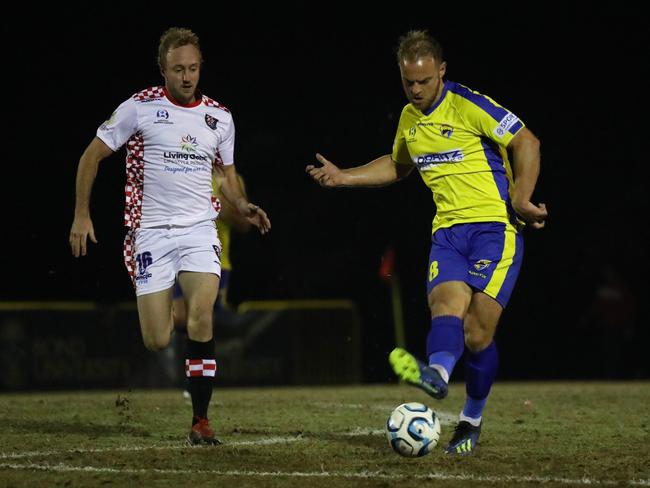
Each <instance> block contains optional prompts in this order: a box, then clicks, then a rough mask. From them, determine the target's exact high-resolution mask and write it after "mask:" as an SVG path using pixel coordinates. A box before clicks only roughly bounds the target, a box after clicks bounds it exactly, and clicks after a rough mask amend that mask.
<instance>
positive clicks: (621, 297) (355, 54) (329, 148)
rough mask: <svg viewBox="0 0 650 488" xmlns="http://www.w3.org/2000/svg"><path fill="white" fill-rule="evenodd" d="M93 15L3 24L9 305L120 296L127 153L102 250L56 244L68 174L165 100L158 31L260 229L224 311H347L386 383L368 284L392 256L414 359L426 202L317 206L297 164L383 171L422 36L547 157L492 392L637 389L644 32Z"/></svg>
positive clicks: (384, 331)
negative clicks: (195, 46)
mask: <svg viewBox="0 0 650 488" xmlns="http://www.w3.org/2000/svg"><path fill="white" fill-rule="evenodd" d="M566 5H569V4H566ZM488 6H489V5H484V7H483V8H487V7H488ZM405 7H406V5H405ZM420 7H421V6H420ZM101 8H108V7H106V6H103V7H102V6H101V5H99V6H93V7H92V10H91V7H90V6H87V7H79V8H78V9H76V11H75V12H74V13H73V12H72V9H71V8H70V9H69V11H64V10H61V9H58V10H56V11H52V12H47V11H40V12H39V18H38V19H33V18H31V17H29V16H27V15H26V14H25V15H23V16H19V17H16V18H15V19H14V20H15V23H12V20H11V19H9V18H7V19H5V20H4V21H3V22H5V23H12V25H6V26H5V29H6V30H5V47H7V46H8V47H9V48H10V51H9V52H10V53H13V55H12V56H8V55H7V54H5V59H6V60H8V65H7V66H5V68H6V69H9V70H10V76H6V77H5V82H9V85H10V86H11V90H10V91H5V109H3V112H4V114H5V124H6V125H5V135H6V139H5V152H6V153H9V154H11V155H12V156H9V154H6V155H5V158H4V163H5V165H6V169H5V171H4V177H3V187H4V195H5V197H7V196H8V197H9V202H8V207H9V209H10V210H9V211H8V219H7V220H5V223H4V225H3V232H2V234H3V239H2V241H3V252H2V260H3V264H2V269H3V270H4V271H5V274H4V280H3V285H2V293H1V295H0V297H1V299H2V300H39V301H43V300H64V301H68V300H72V301H82V300H89V301H101V302H114V301H124V300H132V299H133V290H132V288H131V285H130V282H129V280H128V278H127V275H126V271H125V269H124V266H123V263H122V239H123V235H124V231H123V228H122V209H123V204H124V196H123V182H124V173H125V171H124V163H123V159H124V150H122V151H121V152H119V153H118V154H116V155H114V156H112V157H111V158H109V159H107V160H106V161H104V162H103V163H102V164H101V165H100V170H99V174H98V178H97V180H96V183H95V187H94V192H93V197H92V217H93V221H94V225H95V231H96V235H97V238H98V239H99V245H91V246H90V253H89V256H87V257H85V258H83V259H79V260H75V259H73V258H72V257H71V256H70V251H69V247H68V232H69V228H70V224H71V222H72V216H73V206H74V178H75V173H76V167H77V163H78V160H79V156H80V155H81V153H82V152H83V150H84V149H85V147H86V145H87V144H88V143H89V141H90V140H91V139H92V137H93V136H94V134H95V131H96V129H97V127H98V126H99V125H100V124H101V123H102V122H103V121H104V120H105V119H106V118H108V116H109V115H110V114H111V112H112V111H113V110H114V109H115V108H116V107H117V106H118V105H119V104H120V103H121V102H122V101H123V100H125V99H126V98H127V97H129V96H131V95H132V94H133V93H134V92H136V91H139V90H140V89H143V88H146V87H148V86H152V85H157V84H162V83H163V80H162V78H161V76H160V74H159V72H158V70H157V66H156V63H155V56H156V51H157V44H158V39H159V37H160V34H161V33H162V32H163V31H164V30H165V29H166V28H168V27H171V26H183V27H189V28H191V29H193V30H194V31H195V32H196V33H197V34H198V35H199V37H200V39H201V44H202V50H203V55H204V58H205V64H204V66H203V72H202V78H201V83H200V85H201V87H202V90H203V92H204V93H205V94H207V95H208V96H210V97H212V98H214V99H216V100H217V101H219V102H221V103H223V104H224V105H226V106H227V107H228V108H230V110H231V111H232V113H233V115H234V119H235V124H236V127H237V140H236V164H237V168H238V170H239V172H240V173H242V174H243V176H244V178H245V180H246V183H247V188H248V193H249V197H250V199H251V200H252V201H253V202H255V203H257V204H259V205H260V206H262V207H263V208H264V209H265V210H266V211H267V212H268V214H269V215H270V217H271V219H272V223H273V230H272V232H271V234H270V235H268V236H266V237H261V236H259V235H257V234H256V233H255V232H252V233H250V234H247V235H244V236H237V237H235V240H234V249H233V261H234V265H235V274H234V275H233V281H232V286H231V300H232V301H234V302H235V303H239V302H241V301H244V300H259V299H292V298H349V299H352V300H354V301H355V302H357V304H358V305H359V308H360V311H361V314H362V318H363V335H364V339H363V343H364V373H365V378H366V379H367V380H369V381H384V380H386V379H387V378H389V377H390V374H389V372H388V369H387V365H386V360H385V357H386V354H387V352H388V351H390V349H391V348H392V346H393V342H392V341H393V329H392V315H391V305H390V289H389V286H388V285H387V284H386V283H385V282H383V281H382V280H381V279H380V278H379V276H378V270H379V267H380V264H381V259H382V255H383V254H384V252H385V250H386V249H387V248H388V247H391V246H392V247H394V249H395V250H396V255H397V269H396V270H397V273H399V276H400V279H401V284H402V296H403V300H404V312H405V319H406V325H407V345H408V347H409V348H410V349H412V350H413V352H415V353H416V354H418V355H422V354H423V352H424V338H425V337H426V333H427V331H428V327H429V320H428V315H427V313H428V311H427V307H426V296H425V294H426V289H425V271H426V266H427V258H428V250H429V239H430V225H431V219H432V216H433V213H434V207H433V203H432V199H431V194H430V191H429V190H428V189H427V188H426V187H425V186H424V185H423V184H422V182H421V180H420V178H419V176H418V175H417V174H416V173H415V172H414V173H413V174H412V175H411V177H410V178H409V179H408V180H406V181H404V182H400V183H398V184H396V185H394V186H392V187H387V188H382V189H356V190H340V191H326V190H324V189H321V188H320V187H319V186H317V185H316V184H314V183H313V182H311V181H310V180H309V179H308V178H307V176H306V175H305V173H304V166H305V165H306V164H308V163H310V162H312V161H314V153H315V152H321V153H322V154H324V155H325V156H326V157H328V158H329V159H331V160H333V161H334V162H336V163H338V164H339V165H341V166H343V167H348V166H353V165H357V164H362V163H365V162H367V161H369V160H371V159H374V158H375V157H377V156H380V155H382V154H386V153H388V152H390V150H391V145H392V140H393V136H394V131H395V128H396V125H397V121H398V117H399V114H400V111H401V109H402V107H403V105H404V103H405V98H404V95H403V92H402V88H401V84H400V78H399V71H398V68H397V66H396V61H395V58H394V48H395V46H396V44H397V38H398V37H399V35H401V34H403V33H405V32H406V31H407V30H409V29H414V28H426V29H428V30H429V31H430V32H431V33H432V34H433V35H434V36H435V37H437V38H438V39H439V41H441V43H442V44H443V47H444V48H445V54H446V59H447V62H448V69H447V75H446V78H447V79H450V80H453V81H457V82H460V83H463V84H465V85H467V86H469V87H470V88H472V89H474V90H478V91H479V92H481V93H484V94H487V95H489V96H490V97H492V98H493V99H495V100H496V101H497V102H498V103H500V104H502V105H504V106H505V107H507V108H508V109H510V110H511V111H513V112H514V113H515V114H517V115H518V116H519V117H520V118H521V119H522V120H523V121H524V122H525V123H526V124H527V126H528V127H529V128H530V129H531V130H532V131H533V132H534V133H535V134H536V135H537V136H538V137H539V138H540V140H541V141H542V173H541V176H540V179H539V182H538V186H537V190H536V192H535V195H534V201H536V202H546V204H547V206H548V209H549V212H550V218H549V221H548V225H547V228H546V229H544V230H542V231H527V232H526V256H525V259H524V265H523V269H522V272H521V275H520V278H519V282H518V285H517V287H516V289H515V292H514V294H513V297H512V299H511V302H510V305H509V308H508V309H507V310H506V312H505V314H504V316H503V319H502V322H501V325H500V328H499V330H498V333H497V340H498V342H499V344H500V353H501V364H502V366H501V376H502V377H504V378H532V377H546V378H566V377H568V378H573V377H648V375H650V367H649V365H648V364H649V362H650V360H649V359H648V358H647V352H646V348H647V346H646V345H647V344H648V339H649V338H650V337H649V333H648V323H649V322H650V320H649V317H648V311H647V307H645V306H644V303H643V300H644V299H646V297H647V280H648V276H650V274H649V273H650V270H649V266H648V259H647V249H648V232H647V227H648V189H647V185H648V183H647V181H648V180H647V179H645V168H646V166H647V164H648V161H647V151H643V147H644V146H645V144H644V139H645V138H647V125H646V126H644V125H643V124H644V120H645V118H644V117H643V116H644V115H645V113H646V111H645V109H644V108H643V106H645V105H647V97H648V95H647V90H648V88H647V84H646V78H647V64H648V59H647V56H648V47H649V43H648V33H647V28H648V26H647V22H646V21H644V19H646V20H647V17H645V16H644V15H641V14H640V13H639V12H636V11H634V10H632V9H629V10H624V11H617V12H612V11H609V10H606V9H605V8H603V9H600V10H598V9H597V10H591V9H590V10H583V9H581V8H578V7H570V6H565V7H563V8H559V9H558V8H557V7H556V8H555V9H554V10H553V11H543V10H540V11H536V10H535V8H532V7H526V8H527V9H528V10H527V11H526V12H522V11H516V12H515V11H513V12H509V13H505V14H503V13H501V12H500V13H499V16H498V17H497V16H491V15H488V14H487V13H486V14H485V15H482V14H480V13H476V14H473V15H472V16H471V17H470V16H469V11H471V8H470V7H469V6H468V7H467V8H464V7H463V8H461V7H458V8H456V9H453V8H447V9H446V10H445V9H438V8H437V7H435V8H434V7H430V8H429V9H428V11H427V12H420V13H417V15H414V14H410V13H407V12H404V13H401V12H400V11H399V10H398V9H396V8H395V7H393V8H391V9H390V12H386V13H382V12H377V10H380V8H379V7H377V6H374V7H372V8H371V9H372V10H366V11H364V10H363V9H362V8H361V7H356V8H355V10H354V11H350V10H346V11H343V10H335V9H333V8H332V7H325V6H309V7H307V6H304V7H301V6H298V4H293V6H284V7H277V6H276V7H271V6H266V7H263V8H262V9H261V10H260V9H258V8H256V7H253V6H252V5H251V6H249V7H241V8H240V9H239V11H237V12H229V11H226V10H223V9H222V8H220V7H218V6H215V7H214V8H209V7H200V6H198V5H197V6H195V7H194V8H195V11H194V12H188V13H187V14H185V13H178V12H177V13H173V14H172V13H169V14H165V13H163V12H161V10H165V9H164V8H163V7H161V6H160V5H159V4H153V3H144V4H140V5H138V4H134V5H132V6H131V7H130V8H129V9H128V10H127V9H124V11H123V12H120V11H119V9H118V10H113V11H111V12H102V11H98V10H97V9H101ZM116 8H117V7H116ZM540 8H541V7H540ZM369 9H370V8H369ZM371 13H372V15H371ZM391 15H392V19H391ZM290 16H291V17H290ZM290 19H294V20H290ZM14 56H15V57H14ZM5 86H6V87H7V85H5ZM5 89H7V88H5ZM6 107H8V110H9V114H8V115H7V112H6V110H7V108H6ZM18 154H20V156H17V155H18ZM5 208H6V207H5ZM324 347H326V346H325V345H324ZM333 353H335V352H333Z"/></svg>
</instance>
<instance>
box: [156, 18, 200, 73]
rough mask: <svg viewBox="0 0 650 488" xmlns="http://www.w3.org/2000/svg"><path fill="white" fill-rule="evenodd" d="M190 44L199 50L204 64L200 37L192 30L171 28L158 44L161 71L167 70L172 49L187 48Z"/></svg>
mask: <svg viewBox="0 0 650 488" xmlns="http://www.w3.org/2000/svg"><path fill="white" fill-rule="evenodd" d="M188 44H191V45H192V46H194V47H195V48H197V49H198V50H199V56H200V59H201V62H203V55H202V54H201V46H200V45H199V36H197V35H196V34H195V33H194V32H192V31H191V30H190V29H183V28H182V27H171V28H169V29H167V30H166V31H165V32H163V35H162V36H160V43H159V44H158V66H160V69H165V61H166V57H167V53H168V52H169V50H170V49H176V48H177V47H181V46H187V45H188Z"/></svg>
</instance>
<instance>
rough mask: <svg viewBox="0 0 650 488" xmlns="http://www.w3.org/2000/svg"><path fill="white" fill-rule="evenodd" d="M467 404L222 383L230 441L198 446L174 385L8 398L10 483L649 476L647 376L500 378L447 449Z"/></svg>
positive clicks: (1, 477)
mask: <svg viewBox="0 0 650 488" xmlns="http://www.w3.org/2000/svg"><path fill="white" fill-rule="evenodd" d="M406 401H420V402H423V403H426V404H428V405H429V406H431V407H432V408H433V409H434V410H435V411H436V412H438V414H439V415H440V417H441V419H442V436H441V440H440V444H439V446H438V447H437V448H436V449H435V450H434V452H433V453H431V454H429V455H428V456H425V457H422V458H416V459H406V458H402V457H399V456H398V455H397V454H395V453H394V452H393V451H392V450H391V449H390V447H389V446H388V442H387V440H386V436H385V434H384V430H383V429H384V423H385V421H386V418H387V417H388V414H389V413H390V411H391V410H392V409H393V408H394V407H395V406H397V405H398V404H400V403H403V402H406ZM463 401H464V388H463V385H462V384H452V386H451V389H450V395H449V397H448V398H447V399H446V400H443V401H441V402H436V401H434V400H432V399H429V398H428V397H426V396H425V395H424V394H423V393H422V392H420V391H419V390H417V389H415V388H412V387H409V386H398V385H376V386H349V387H348V386H346V387H319V388H268V389H251V388H248V389H215V393H214V396H213V401H212V406H211V422H212V423H213V424H214V426H215V427H216V430H217V431H218V434H219V437H220V439H221V440H222V441H223V442H224V444H223V445H221V446H216V447H208V446H205V447H188V446H187V445H186V444H185V443H184V437H185V435H186V433H187V431H188V429H189V423H190V419H191V408H190V406H189V404H188V403H187V401H186V400H184V399H183V398H182V395H181V392H180V391H176V390H162V391H161V390H156V391H154V390H139V391H119V392H118V391H111V392H105V391H102V392H70V393H33V394H4V395H0V439H2V442H1V444H0V486H2V487H5V486H7V487H10V486H11V487H14V486H15V487H27V486H29V487H33V486H66V487H71V486H83V487H98V486H103V487H105V486H139V487H148V486H157V487H158V486H160V487H167V486H169V487H171V486H174V487H175V486H190V485H192V486H201V484H203V483H207V485H206V486H234V487H244V486H251V487H262V486H264V487H267V486H271V487H275V486H282V487H284V486H296V487H297V486H300V487H304V486H309V487H333V486H336V487H340V486H350V487H352V486H354V487H366V486H399V487H400V488H402V487H411V486H413V487H415V486H417V487H420V486H422V485H423V484H426V485H435V486H441V487H445V486H465V487H466V486H468V485H469V486H539V485H544V486H581V485H597V486H610V485H614V486H617V485H640V486H650V447H649V445H648V441H649V440H650V383H647V382H645V383H642V382H635V383H630V382H626V383H623V382H620V383H596V382H593V383H532V382H531V383H497V384H496V385H495V387H494V388H493V390H492V394H491V398H490V401H489V402H488V406H487V409H486V412H485V417H484V426H483V433H482V434H481V439H480V443H479V447H478V448H477V451H476V453H475V454H474V455H472V456H470V457H463V458H459V457H450V456H447V455H445V454H443V453H442V447H443V445H446V442H447V441H448V440H449V437H450V436H451V433H452V430H453V428H452V427H453V426H452V423H454V422H455V419H456V416H457V413H458V412H459V411H460V409H461V407H462V403H463Z"/></svg>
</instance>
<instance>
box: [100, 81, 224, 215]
mask: <svg viewBox="0 0 650 488" xmlns="http://www.w3.org/2000/svg"><path fill="white" fill-rule="evenodd" d="M97 137H99V138H100V139H101V140H102V141H104V143H106V145H107V146H108V147H110V148H111V149H112V150H113V151H117V150H118V149H119V148H120V147H122V145H124V144H126V151H127V155H126V186H125V193H126V207H125V211H124V224H125V225H126V226H128V227H131V228H139V227H142V228H149V227H157V226H161V225H180V226H187V225H194V224H196V223H198V222H202V221H205V220H211V219H215V218H216V217H217V210H216V209H215V207H214V205H213V203H212V167H213V165H230V164H233V152H234V146H235V126H234V123H233V120H232V115H231V114H230V111H229V110H228V109H227V108H225V107H224V106H223V105H220V104H218V103H217V102H215V101H214V100H212V99H210V98H208V97H206V96H204V95H201V96H199V97H197V101H196V102H195V103H193V104H191V105H178V104H177V103H176V102H175V101H173V100H172V99H171V98H170V97H169V95H168V93H167V90H166V89H165V88H164V87H154V88H148V89H146V90H143V91H141V92H139V93H136V94H135V95H133V96H132V97H131V98H129V99H128V100H126V101H125V102H124V103H122V104H121V105H120V106H119V107H118V108H117V110H116V111H115V112H113V115H111V117H110V119H108V120H107V121H106V122H104V123H103V124H102V125H101V126H100V127H99V129H97Z"/></svg>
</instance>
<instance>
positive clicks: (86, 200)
mask: <svg viewBox="0 0 650 488" xmlns="http://www.w3.org/2000/svg"><path fill="white" fill-rule="evenodd" d="M111 154H113V150H112V149H111V148H110V147H108V146H107V145H106V144H105V143H104V142H103V141H102V140H101V139H100V138H98V137H95V138H94V139H93V140H92V141H91V142H90V144H89V145H88V147H87V148H86V150H85V151H84V153H83V154H82V155H81V159H79V167H78V168H77V183H76V199H75V207H74V220H73V221H72V227H71V228H70V239H69V240H70V247H71V249H72V255H73V256H74V257H75V258H78V257H79V256H85V255H86V242H87V240H88V238H90V240H91V241H93V242H94V243H95V244H97V239H96V238H95V229H94V228H93V221H92V219H91V218H90V194H91V192H92V188H93V183H94V182H95V177H96V176H97V168H98V167H99V162H100V161H101V160H102V159H105V158H107V157H108V156H110V155H111Z"/></svg>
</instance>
